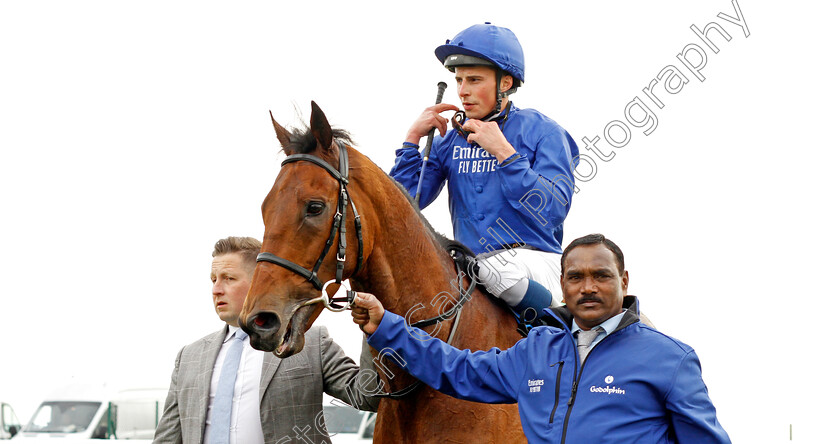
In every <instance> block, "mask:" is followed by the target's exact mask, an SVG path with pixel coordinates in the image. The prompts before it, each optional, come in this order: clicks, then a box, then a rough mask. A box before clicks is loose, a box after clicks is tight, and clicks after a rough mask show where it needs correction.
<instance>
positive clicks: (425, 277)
mask: <svg viewBox="0 0 840 444" xmlns="http://www.w3.org/2000/svg"><path fill="white" fill-rule="evenodd" d="M374 168H375V167H374ZM364 170H365V173H366V176H367V177H365V178H364V179H363V181H361V186H363V187H364V188H366V189H365V192H364V195H365V196H366V198H367V199H368V205H369V210H368V211H369V212H370V213H371V215H372V216H367V217H366V216H365V213H362V215H363V216H362V217H363V219H365V220H367V223H374V221H373V219H374V218H375V220H376V221H375V225H374V226H375V230H374V231H375V233H373V239H372V242H371V243H372V245H370V244H368V240H366V241H365V244H366V248H367V246H368V245H370V247H371V252H370V255H369V256H368V257H367V259H366V261H365V266H364V270H363V273H362V276H359V277H358V278H357V279H356V281H358V282H359V284H361V285H360V287H361V288H362V289H364V290H366V291H368V292H370V293H373V294H375V295H376V296H377V297H378V298H379V300H380V301H382V304H383V306H385V308H386V309H388V310H390V311H392V312H394V313H399V314H405V313H407V312H408V311H409V310H411V309H412V308H417V307H418V304H421V303H422V304H424V305H425V306H426V308H422V307H421V310H418V311H417V316H418V319H419V316H425V315H426V314H428V313H434V312H436V311H437V309H435V308H433V307H431V306H430V304H429V303H430V302H431V301H433V300H434V299H435V297H436V296H437V295H439V294H440V293H441V292H447V293H449V294H451V295H453V296H454V297H456V298H457V296H458V289H457V288H456V287H454V286H453V285H452V284H451V281H454V280H455V278H456V276H457V275H456V272H455V266H454V264H453V263H452V260H451V259H450V258H449V255H448V253H447V252H446V251H444V250H443V247H442V246H441V245H440V244H439V243H438V242H437V239H436V237H435V235H434V234H433V233H431V232H430V231H429V230H428V229H427V228H426V225H425V224H424V223H423V220H422V219H421V217H420V215H419V214H417V212H416V211H415V210H414V207H412V205H411V203H410V202H409V201H408V200H407V199H406V196H405V195H404V194H403V193H402V191H400V190H399V189H398V188H397V187H396V186H395V185H394V184H393V183H392V182H391V180H390V179H389V178H388V177H387V176H386V175H385V174H384V172H382V171H381V170H379V169H378V168H376V171H371V170H372V168H371V169H368V168H365V169H364ZM377 173H378V174H377ZM377 176H378V177H377ZM360 212H361V211H360ZM435 315H436V313H435Z"/></svg>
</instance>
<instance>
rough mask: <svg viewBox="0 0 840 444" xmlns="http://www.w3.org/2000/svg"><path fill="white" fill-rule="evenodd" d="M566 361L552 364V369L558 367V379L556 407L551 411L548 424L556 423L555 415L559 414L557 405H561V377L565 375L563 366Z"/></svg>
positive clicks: (555, 395) (555, 391)
mask: <svg viewBox="0 0 840 444" xmlns="http://www.w3.org/2000/svg"><path fill="white" fill-rule="evenodd" d="M564 363H565V361H560V362H558V363H556V364H551V367H554V366H557V379H556V380H555V381H554V407H553V408H552V409H551V416H550V417H549V418H548V423H549V424H553V423H554V414H555V413H556V412H557V405H558V404H560V376H561V375H562V374H563V364H564Z"/></svg>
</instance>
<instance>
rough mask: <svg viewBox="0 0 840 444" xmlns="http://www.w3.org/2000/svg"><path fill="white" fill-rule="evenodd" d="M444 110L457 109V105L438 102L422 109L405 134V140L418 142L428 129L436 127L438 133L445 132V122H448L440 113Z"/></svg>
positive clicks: (442, 133) (427, 133)
mask: <svg viewBox="0 0 840 444" xmlns="http://www.w3.org/2000/svg"><path fill="white" fill-rule="evenodd" d="M444 111H458V107H457V106H455V105H450V104H448V103H438V104H437V105H434V106H430V107H428V108H426V109H425V110H423V113H421V114H420V117H418V118H417V120H415V121H414V123H413V124H412V125H411V128H409V129H408V133H406V135H405V141H406V142H409V143H413V144H415V145H419V144H420V138H422V137H425V136H428V135H429V131H430V130H432V129H433V128H437V130H438V131H439V132H440V135H441V136H443V135H444V134H446V124H447V122H448V120H447V119H445V118H444V117H443V116H441V115H440V113H442V112H444Z"/></svg>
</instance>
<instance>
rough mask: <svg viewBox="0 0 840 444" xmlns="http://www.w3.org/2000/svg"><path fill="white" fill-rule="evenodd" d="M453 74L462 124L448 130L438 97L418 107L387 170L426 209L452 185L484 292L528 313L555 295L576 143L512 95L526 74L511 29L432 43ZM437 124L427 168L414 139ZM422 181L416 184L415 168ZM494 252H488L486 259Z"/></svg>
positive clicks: (474, 30) (476, 29)
mask: <svg viewBox="0 0 840 444" xmlns="http://www.w3.org/2000/svg"><path fill="white" fill-rule="evenodd" d="M435 55H436V56H437V58H438V59H439V60H440V62H441V63H442V64H443V65H444V67H446V68H447V69H449V70H450V71H452V72H454V73H455V81H456V83H457V88H458V97H459V98H460V100H461V104H462V105H463V107H464V113H465V116H466V121H465V123H464V124H463V129H462V130H460V129H459V130H458V131H451V132H448V133H447V131H446V128H447V123H446V122H447V121H446V119H445V118H444V117H443V116H441V115H440V113H442V112H446V111H456V110H458V108H457V107H456V106H454V105H451V104H446V103H441V104H439V105H435V106H432V107H429V108H426V110H424V111H423V113H422V114H421V115H420V117H419V118H418V119H417V120H416V121H415V122H414V124H413V125H412V126H411V128H409V130H408V133H407V134H406V139H405V143H404V144H403V146H402V148H400V149H398V150H397V152H396V155H397V158H396V163H395V165H394V167H393V169H392V170H391V173H390V174H391V176H393V178H394V179H395V180H397V181H398V182H400V183H401V184H402V185H403V186H404V187H405V188H406V189H407V190H408V192H409V193H410V194H411V195H412V196H417V194H418V193H419V194H420V201H419V202H418V205H419V206H420V208H424V207H426V206H427V205H429V204H430V203H431V202H432V201H434V200H435V198H437V196H438V195H439V194H440V191H441V190H442V189H443V185H444V183H446V184H448V191H449V211H450V215H451V217H452V225H453V229H454V235H455V239H456V240H458V241H460V242H462V243H463V244H465V245H466V246H468V247H470V248H471V249H472V250H473V251H474V252H476V253H482V254H480V255H479V265H480V267H479V275H478V276H477V278H478V280H479V282H481V283H482V284H483V285H484V286H485V287H486V288H487V290H488V291H489V292H490V293H491V294H493V295H495V296H497V297H500V298H501V299H503V300H504V301H505V302H507V303H508V305H510V306H511V307H513V309H514V311H516V312H517V313H523V312H525V311H526V310H527V309H528V308H531V309H532V310H531V313H530V316H527V317H528V318H533V317H535V315H536V314H537V313H539V312H541V311H542V309H543V308H546V307H548V306H549V305H551V302H552V293H554V294H555V295H556V296H557V297H558V298H559V297H560V293H561V291H560V282H559V278H558V276H559V275H560V267H561V265H560V260H561V256H560V254H561V253H562V248H561V243H562V240H563V221H564V220H565V218H566V215H567V214H568V212H569V207H570V205H571V201H572V194H573V193H574V177H573V175H572V170H573V169H574V165H573V164H576V163H577V157H578V148H577V145H576V144H575V141H574V140H573V139H572V137H571V136H570V135H569V134H568V133H567V132H566V131H565V130H564V129H563V128H562V127H560V125H558V124H557V123H555V122H554V121H553V120H551V119H550V118H548V117H546V116H545V115H543V114H541V113H540V112H538V111H536V110H533V109H519V108H517V107H515V106H513V102H511V101H510V99H509V97H508V96H509V95H510V94H512V93H513V92H514V91H516V89H517V88H518V87H519V86H521V85H522V83H523V82H524V81H525V59H524V55H523V52H522V46H521V45H520V44H519V40H518V39H517V38H516V35H514V34H513V32H511V31H510V30H509V29H507V28H502V27H498V26H494V25H491V24H489V23H485V24H480V25H474V26H471V27H469V28H467V29H465V30H464V31H462V32H460V33H459V34H458V35H456V36H455V37H454V38H453V39H452V40H447V42H446V44H444V45H441V46H439V47H438V48H437V49H436V50H435ZM434 129H438V130H439V131H440V134H441V136H442V137H438V138H435V139H434V143H433V145H432V147H431V152H430V155H429V159H428V162H427V163H426V166H425V169H424V167H423V160H422V158H421V155H420V153H419V152H418V148H419V145H418V144H419V142H420V139H421V138H422V137H423V136H426V135H427V134H428V133H429V132H430V131H432V130H434ZM423 169H424V172H423V174H422V177H423V183H419V182H420V176H421V170H423ZM491 258H492V260H491Z"/></svg>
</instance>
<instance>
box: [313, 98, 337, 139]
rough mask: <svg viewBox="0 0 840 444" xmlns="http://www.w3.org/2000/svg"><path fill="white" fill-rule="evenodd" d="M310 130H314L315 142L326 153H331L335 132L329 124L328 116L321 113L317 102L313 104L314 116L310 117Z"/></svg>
mask: <svg viewBox="0 0 840 444" xmlns="http://www.w3.org/2000/svg"><path fill="white" fill-rule="evenodd" d="M309 128H311V129H312V134H314V135H315V141H317V142H318V145H320V146H321V148H323V149H324V150H326V151H330V149H331V148H332V143H333V132H332V127H330V122H327V116H325V115H324V112H323V111H321V108H320V107H319V106H318V104H317V103H315V101H313V102H312V115H311V116H310V117H309Z"/></svg>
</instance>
